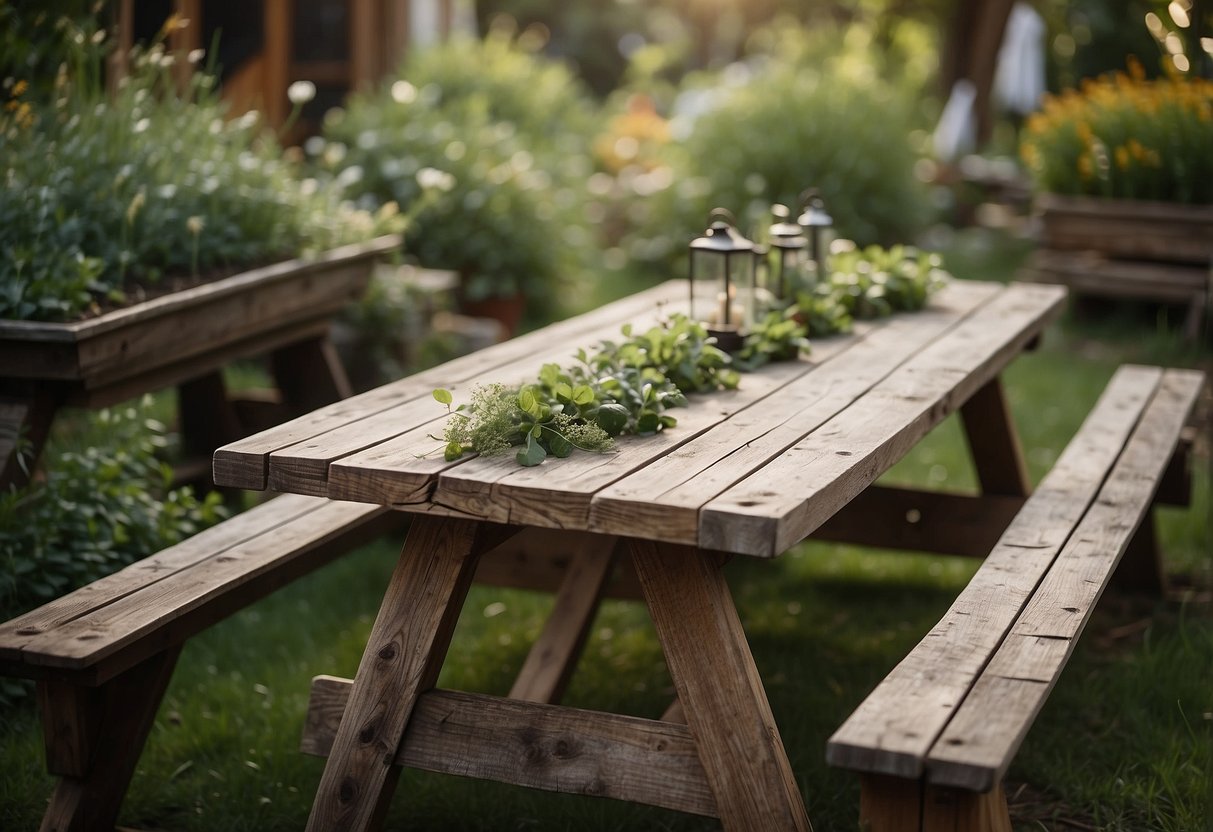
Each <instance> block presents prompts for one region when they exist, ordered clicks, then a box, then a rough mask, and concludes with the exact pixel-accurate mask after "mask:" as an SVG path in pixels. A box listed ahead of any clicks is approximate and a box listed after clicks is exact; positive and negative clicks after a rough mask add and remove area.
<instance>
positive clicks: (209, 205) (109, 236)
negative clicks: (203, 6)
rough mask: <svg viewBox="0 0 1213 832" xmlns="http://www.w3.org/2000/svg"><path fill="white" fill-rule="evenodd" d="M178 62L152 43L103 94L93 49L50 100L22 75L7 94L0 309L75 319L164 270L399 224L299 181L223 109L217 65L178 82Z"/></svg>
mask: <svg viewBox="0 0 1213 832" xmlns="http://www.w3.org/2000/svg"><path fill="white" fill-rule="evenodd" d="M88 34H89V33H88V32H79V33H78V36H79V38H81V39H82V41H81V43H87V44H90V45H91V44H92V42H91V41H90V40H89V38H88ZM193 58H194V59H199V58H200V56H199V55H197V54H195V55H194V56H193ZM177 59H179V58H178V56H173V55H170V54H168V53H166V51H165V49H164V47H163V45H162V44H160V43H157V44H154V45H153V46H152V47H150V48H149V49H148V50H146V51H136V52H134V53H132V60H131V74H130V75H129V76H128V77H127V78H126V79H125V80H124V81H123V82H121V83H120V84H119V85H118V89H117V90H116V91H115V92H114V93H113V94H112V95H111V94H109V93H107V91H106V90H105V89H104V87H103V85H102V82H101V74H100V73H101V59H100V56H99V55H97V54H96V50H95V49H89V50H85V49H84V48H83V47H81V55H80V58H79V60H78V61H75V62H70V63H66V64H64V69H63V70H62V71H61V72H60V74H59V76H58V79H57V81H56V83H55V89H54V94H53V96H52V98H51V100H50V101H39V100H38V99H36V98H34V97H33V92H32V91H31V90H30V89H28V84H25V83H24V81H23V79H22V80H19V81H18V82H17V83H15V84H14V85H12V86H10V87H9V88H8V90H7V93H6V94H7V96H8V97H9V101H8V102H7V103H5V102H0V103H3V104H4V106H3V107H2V108H0V169H2V170H3V179H2V181H0V317H5V318H19V319H35V320H69V319H72V318H74V317H78V316H79V315H80V314H81V313H82V312H86V311H88V310H89V309H90V307H92V306H93V304H94V303H95V302H97V301H110V302H121V301H122V300H123V299H124V296H125V295H127V294H128V293H130V292H131V291H132V290H133V289H134V288H135V287H136V286H149V285H152V284H155V283H157V282H158V281H160V280H161V279H162V278H164V277H165V276H169V275H177V276H194V275H200V274H208V273H212V272H216V271H223V270H231V269H234V268H238V267H243V266H253V265H259V264H262V263H265V262H269V261H272V260H277V259H282V258H284V257H294V256H299V255H302V254H306V253H307V252H311V251H317V250H322V249H326V248H331V247H333V246H335V245H339V244H343V243H349V242H356V241H360V240H365V239H369V238H371V237H373V236H376V235H377V234H381V233H386V232H387V231H396V230H399V226H400V218H399V217H397V216H395V215H394V214H395V212H394V210H393V208H394V206H393V207H392V208H388V209H385V210H384V211H382V212H380V213H379V214H378V215H377V216H376V215H371V214H369V213H367V212H365V211H358V210H355V209H354V207H353V206H352V205H351V204H350V203H348V202H347V201H345V200H344V198H343V196H342V192H341V183H340V182H336V181H330V182H327V183H321V182H317V181H316V180H304V179H302V178H301V177H299V176H298V175H297V173H298V171H297V169H296V166H295V165H294V164H293V163H291V162H289V161H288V160H287V159H285V158H284V156H283V153H282V151H281V149H280V148H279V146H278V144H277V141H276V139H275V138H274V136H273V135H271V134H268V133H267V132H266V131H264V130H263V129H262V128H261V126H260V124H259V122H258V119H257V117H256V116H255V115H246V116H242V117H240V118H238V119H234V120H229V119H227V118H226V112H225V109H226V108H225V105H224V104H222V103H221V102H220V100H219V96H218V93H217V91H216V89H215V78H214V77H213V76H212V75H210V74H208V73H207V72H202V71H199V72H196V73H195V74H194V76H193V78H192V80H191V81H190V84H189V87H188V89H187V90H185V91H184V92H179V91H178V87H177V81H176V78H175V75H174V73H173V70H172V64H173V62H174V60H177ZM180 59H184V58H183V57H181V58H180ZM68 67H71V70H70V72H69V71H68V69H67V68H68ZM9 105H12V106H9Z"/></svg>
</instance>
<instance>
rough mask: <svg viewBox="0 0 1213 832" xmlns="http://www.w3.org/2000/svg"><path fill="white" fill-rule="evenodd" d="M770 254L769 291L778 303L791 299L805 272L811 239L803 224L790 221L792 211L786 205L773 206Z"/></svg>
mask: <svg viewBox="0 0 1213 832" xmlns="http://www.w3.org/2000/svg"><path fill="white" fill-rule="evenodd" d="M771 216H772V217H773V218H774V220H775V222H774V223H772V224H771V228H770V232H769V233H770V236H771V252H772V257H771V258H770V259H771V260H773V262H770V263H769V264H768V272H767V274H768V279H767V280H766V287H765V288H766V290H767V291H768V292H770V293H771V295H772V296H773V297H774V299H775V300H776V301H779V302H786V301H789V300H791V299H792V295H793V294H794V293H795V292H796V289H797V288H798V284H799V282H800V275H801V273H802V272H803V271H804V265H805V261H806V258H807V255H808V248H809V239H808V237H806V236H805V235H804V232H803V230H802V229H801V227H800V225H799V224H797V223H794V222H792V221H791V219H790V218H791V212H790V211H789V210H788V206H786V205H772V206H771Z"/></svg>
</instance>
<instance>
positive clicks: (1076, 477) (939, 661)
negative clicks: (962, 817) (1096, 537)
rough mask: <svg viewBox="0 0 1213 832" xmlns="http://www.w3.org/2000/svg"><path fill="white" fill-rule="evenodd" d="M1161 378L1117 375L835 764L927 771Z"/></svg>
mask: <svg viewBox="0 0 1213 832" xmlns="http://www.w3.org/2000/svg"><path fill="white" fill-rule="evenodd" d="M1161 378H1162V373H1161V371H1159V370H1157V369H1155V368H1142V367H1126V368H1122V369H1121V370H1119V371H1118V372H1117V373H1116V375H1115V376H1114V377H1113V379H1112V381H1111V382H1110V383H1109V385H1108V387H1107V389H1106V390H1105V391H1104V393H1103V395H1102V396H1101V397H1100V399H1099V401H1098V402H1097V403H1096V405H1095V407H1094V409H1093V410H1092V411H1091V413H1090V415H1088V417H1087V419H1086V420H1085V421H1084V423H1083V425H1082V426H1081V427H1080V428H1079V431H1078V433H1077V434H1076V436H1075V437H1074V439H1073V440H1072V441H1071V442H1070V443H1069V445H1068V446H1067V447H1066V449H1065V451H1064V452H1063V453H1062V455H1061V457H1060V458H1059V459H1058V461H1057V463H1056V464H1055V465H1054V467H1053V469H1052V470H1051V471H1050V472H1049V474H1048V475H1047V476H1046V477H1045V479H1044V480H1043V481H1042V482H1041V484H1040V487H1039V488H1038V489H1037V491H1036V493H1035V494H1034V495H1033V496H1032V497H1031V498H1030V499H1029V500H1028V502H1027V503H1026V504H1025V505H1024V507H1023V509H1022V510H1021V511H1020V512H1019V514H1018V515H1017V516H1016V518H1015V520H1014V521H1012V523H1011V525H1010V526H1009V527H1008V528H1007V530H1006V532H1004V534H1003V536H1002V538H1001V540H1000V541H999V543H998V545H997V546H996V547H995V548H994V550H993V551H992V552H991V553H990V555H989V557H988V558H987V559H986V561H985V563H984V564H983V565H982V567H981V569H979V570H978V572H977V574H976V575H974V577H973V579H972V580H971V581H970V582H969V584H968V586H966V587H965V589H964V590H963V591H962V592H961V593H960V595H959V597H957V599H956V601H955V603H953V604H952V607H951V608H950V609H949V610H948V611H947V613H945V614H944V616H943V618H942V619H941V620H940V621H939V623H938V624H937V625H935V627H934V628H933V629H932V630H931V631H930V632H929V633H928V634H927V636H926V637H925V638H924V639H923V640H922V642H920V643H919V645H918V646H917V647H915V648H914V650H913V651H911V652H910V654H909V655H908V656H907V657H906V658H905V659H903V660H902V662H901V663H900V664H898V665H897V667H896V668H894V670H893V671H892V672H891V673H890V674H889V675H888V676H887V677H886V678H885V680H884V681H883V682H882V683H881V684H880V685H879V686H877V688H876V689H875V690H874V691H873V692H872V693H871V694H870V695H869V696H868V697H867V699H865V700H864V702H863V703H862V704H861V705H860V706H859V708H858V709H857V710H856V711H855V712H854V713H853V714H852V715H851V717H850V718H849V719H847V721H846V722H845V723H844V724H843V725H842V727H840V728H839V729H838V731H837V732H836V733H835V734H834V736H833V737H831V739H830V741H829V743H828V745H827V752H826V759H827V761H828V762H829V763H830V764H831V765H834V766H839V767H841V768H849V769H856V770H859V771H866V772H872V773H877V774H889V775H894V776H898V777H906V778H916V777H918V776H920V775H921V774H922V771H923V765H924V759H925V757H926V755H927V752H928V751H929V749H930V747H931V745H932V743H933V742H934V741H935V738H936V737H938V736H939V734H940V733H941V732H942V731H943V728H944V726H945V725H946V724H947V721H948V719H949V718H950V717H951V716H952V713H953V711H954V710H955V708H956V707H957V705H958V704H959V703H960V702H961V700H962V699H963V698H964V696H965V694H966V693H967V692H968V690H969V689H970V688H971V687H972V685H973V682H974V680H975V679H976V678H977V676H978V674H980V673H981V670H982V668H983V667H984V666H985V664H986V662H987V659H988V657H989V656H990V654H991V652H993V650H994V649H995V648H996V647H997V645H998V644H999V642H1001V641H1002V639H1003V637H1004V636H1005V634H1006V633H1007V631H1008V630H1009V629H1010V627H1011V625H1012V624H1013V622H1014V621H1015V618H1016V616H1017V615H1018V614H1019V611H1020V610H1021V609H1022V607H1023V605H1024V603H1026V601H1027V599H1028V597H1029V596H1030V595H1031V593H1032V592H1033V591H1034V590H1035V588H1036V585H1037V584H1038V583H1039V581H1040V580H1041V578H1042V576H1043V575H1044V574H1045V572H1046V571H1047V570H1048V568H1049V566H1050V565H1051V564H1052V562H1053V559H1054V558H1055V557H1056V555H1057V553H1058V552H1059V551H1060V550H1061V548H1062V546H1063V545H1064V544H1065V541H1066V540H1067V539H1068V538H1069V536H1070V532H1071V530H1072V529H1073V528H1074V526H1075V525H1076V524H1077V523H1078V522H1079V520H1080V519H1081V517H1082V515H1083V513H1084V512H1086V510H1087V508H1088V506H1089V505H1090V503H1091V501H1092V500H1093V499H1094V496H1095V493H1096V491H1097V489H1098V488H1099V486H1100V484H1101V483H1102V481H1103V479H1104V477H1105V475H1106V472H1107V471H1108V469H1109V468H1111V466H1112V464H1113V462H1114V461H1115V459H1116V457H1117V455H1118V454H1119V452H1120V449H1121V448H1123V447H1124V443H1125V442H1126V441H1127V440H1128V437H1129V435H1130V432H1131V431H1132V429H1133V427H1134V425H1135V424H1136V422H1137V418H1138V415H1139V414H1140V412H1141V409H1142V408H1143V407H1144V405H1145V402H1146V401H1148V400H1149V397H1150V396H1151V395H1152V394H1153V392H1154V390H1155V389H1156V387H1157V386H1158V384H1159V382H1160V380H1161Z"/></svg>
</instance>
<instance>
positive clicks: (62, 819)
mask: <svg viewBox="0 0 1213 832" xmlns="http://www.w3.org/2000/svg"><path fill="white" fill-rule="evenodd" d="M180 652H181V648H180V647H173V648H170V649H168V650H166V651H164V652H162V653H158V654H156V655H154V656H152V657H151V658H149V659H147V660H145V661H143V662H141V663H140V664H138V665H136V666H135V667H133V668H131V669H130V670H128V671H126V672H125V673H122V674H121V675H119V676H116V677H114V678H113V679H111V680H110V681H108V682H106V683H105V684H104V685H102V686H100V687H98V688H80V687H77V686H73V685H67V684H64V683H60V682H42V683H39V686H38V702H39V706H40V708H41V712H42V730H43V733H44V735H45V740H46V746H47V768H48V770H50V771H51V773H52V774H59V775H60V777H59V782H58V783H57V784H56V786H55V793H54V795H53V796H52V797H51V802H50V806H49V807H48V808H47V810H46V814H45V815H44V816H43V818H42V829H43V831H44V832H50V830H57V832H65V830H91V829H107V830H108V829H113V828H114V823H115V821H116V820H117V819H118V810H119V808H120V807H121V806H122V798H123V797H124V796H125V795H126V789H127V786H128V785H129V784H130V781H131V776H132V775H133V774H134V773H135V765H136V764H137V763H138V762H139V755H140V754H141V753H142V752H143V744H144V742H145V741H146V740H147V736H148V734H149V733H150V732H151V730H152V724H153V723H154V722H155V719H156V710H157V709H158V708H159V707H160V700H161V699H162V698H163V697H164V692H165V690H166V689H167V688H168V682H169V679H170V678H171V677H172V675H173V667H174V666H175V665H176V663H177V656H178V654H179V653H180Z"/></svg>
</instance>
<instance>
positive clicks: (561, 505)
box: [430, 361, 812, 530]
mask: <svg viewBox="0 0 1213 832" xmlns="http://www.w3.org/2000/svg"><path fill="white" fill-rule="evenodd" d="M811 369H812V365H811V364H809V363H808V362H805V361H787V362H780V363H776V364H769V365H767V366H765V367H763V368H761V369H760V370H758V371H756V372H753V373H747V374H746V375H745V377H744V378H743V379H742V383H741V385H740V387H739V388H738V389H736V390H729V391H725V392H720V393H712V394H709V395H700V396H691V397H689V398H690V404H689V406H688V407H685V408H679V409H677V410H675V411H673V413H674V414H676V415H677V418H678V425H677V426H676V427H674V428H672V429H669V430H664V431H662V432H661V433H658V434H656V435H654V436H627V437H622V438H620V439H619V440H618V441H617V442H616V445H615V450H613V451H611V452H608V453H600V454H594V453H575V454H573V455H572V456H570V457H569V458H567V459H559V460H551V461H548V462H545V463H543V464H542V465H537V466H535V467H533V468H521V467H519V465H518V463H517V462H516V461H515V460H514V456H513V454H507V455H505V456H497V457H492V458H485V457H479V458H477V459H473V460H471V461H470V462H468V463H466V464H464V465H460V466H458V467H455V468H452V469H449V470H447V471H444V472H443V473H442V474H440V475H439V477H438V485H437V488H436V489H435V490H434V493H433V495H432V496H431V497H430V502H431V503H433V504H434V505H436V506H439V507H442V508H445V509H451V510H454V511H457V512H465V513H468V514H472V515H475V516H477V517H482V518H485V519H489V520H493V521H494V522H498V523H511V524H521V525H533V526H543V527H546V528H557V529H581V530H585V529H586V528H587V527H588V526H589V520H590V505H591V501H592V499H593V497H594V494H596V493H597V492H598V491H600V490H601V489H603V488H605V487H606V486H608V485H610V484H611V483H613V482H615V481H616V480H618V479H619V478H621V477H624V476H626V475H627V474H629V473H631V472H632V471H636V470H639V469H640V468H642V467H643V466H645V465H648V464H650V463H652V462H653V461H654V460H656V459H659V458H660V457H662V456H665V455H666V454H668V453H670V452H671V451H672V450H674V449H675V448H678V447H679V446H681V445H683V444H684V443H686V442H688V441H690V440H691V439H693V438H695V436H697V435H698V434H700V433H702V432H703V431H705V430H707V429H708V428H710V427H712V426H713V425H716V424H718V423H720V422H721V421H723V420H724V419H727V418H728V417H729V416H731V415H733V414H734V413H737V412H738V411H740V410H743V409H744V408H746V407H748V406H750V405H752V404H753V403H754V402H757V401H760V400H762V399H763V398H764V397H765V396H767V395H769V394H770V393H772V392H773V391H775V390H779V389H780V388H782V387H783V386H784V385H786V384H787V383H788V382H790V381H792V380H793V379H795V378H798V377H799V376H802V375H804V374H805V373H807V372H809V371H810V370H811Z"/></svg>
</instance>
